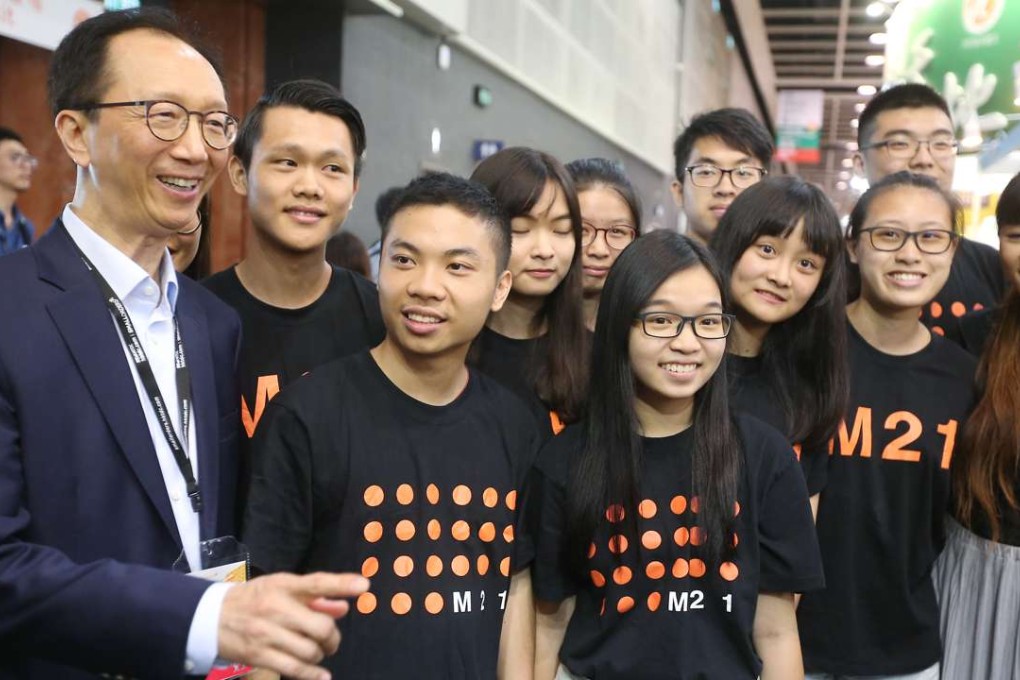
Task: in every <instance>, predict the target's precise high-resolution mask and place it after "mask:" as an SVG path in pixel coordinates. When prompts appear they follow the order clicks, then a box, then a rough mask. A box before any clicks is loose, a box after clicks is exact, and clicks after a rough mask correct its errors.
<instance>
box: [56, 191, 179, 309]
mask: <svg viewBox="0 0 1020 680" xmlns="http://www.w3.org/2000/svg"><path fill="white" fill-rule="evenodd" d="M61 220H62V221H63V223H64V227H65V228H66V229H67V233H68V234H69V235H70V236H71V240H72V241H74V242H75V244H76V245H77V246H78V248H80V249H81V252H82V253H84V254H85V257H87V258H88V259H89V261H90V262H92V264H93V265H95V267H96V269H97V270H99V273H100V274H102V275H103V278H104V279H106V282H107V283H109V284H110V288H112V289H113V292H114V293H116V294H117V297H119V298H120V299H121V300H126V299H127V298H128V296H129V295H131V293H132V291H134V290H135V289H136V288H137V287H138V286H140V285H142V284H143V283H145V282H146V281H148V280H149V279H150V277H149V274H148V272H146V271H145V270H144V269H142V268H141V266H140V265H139V264H138V263H137V262H135V261H134V260H132V259H131V258H130V257H128V256H127V255H125V254H124V253H123V252H121V251H120V250H118V249H117V248H116V247H114V246H113V244H111V243H110V242H109V241H107V240H106V239H104V238H103V237H102V236H100V235H99V234H97V233H96V232H95V231H93V230H92V228H91V227H89V226H88V225H87V224H85V223H84V222H83V221H82V220H81V218H80V217H78V216H77V215H76V214H75V213H74V211H73V210H71V206H70V205H67V206H65V207H64V212H63V214H62V215H61ZM159 269H160V271H159V274H160V276H159V279H160V286H161V289H162V290H161V293H162V295H161V298H162V299H166V300H167V301H168V302H169V303H170V308H171V309H176V307H177V291H178V284H177V272H176V271H175V270H174V265H173V260H172V259H171V258H170V251H168V250H166V249H164V251H163V259H162V260H161V261H160V264H159Z"/></svg>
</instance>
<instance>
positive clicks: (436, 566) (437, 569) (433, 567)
mask: <svg viewBox="0 0 1020 680" xmlns="http://www.w3.org/2000/svg"><path fill="white" fill-rule="evenodd" d="M425 573H426V574H428V575H429V576H431V577H432V578H435V577H437V576H439V575H440V574H442V573H443V560H441V559H440V558H439V555H429V558H428V559H427V560H425Z"/></svg>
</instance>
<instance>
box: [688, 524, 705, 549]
mask: <svg viewBox="0 0 1020 680" xmlns="http://www.w3.org/2000/svg"><path fill="white" fill-rule="evenodd" d="M705 537H706V534H705V530H704V529H703V528H702V527H691V545H704V544H705Z"/></svg>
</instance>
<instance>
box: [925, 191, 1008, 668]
mask: <svg viewBox="0 0 1020 680" xmlns="http://www.w3.org/2000/svg"><path fill="white" fill-rule="evenodd" d="M995 217H996V220H997V221H998V223H999V254H1000V256H1001V259H1002V264H1003V268H1004V269H1005V270H1006V276H1007V278H1008V280H1009V281H1010V283H1011V286H1012V287H1011V289H1010V291H1009V293H1008V294H1007V295H1006V299H1005V301H1004V302H1003V303H1002V304H1001V305H1000V306H998V307H996V308H995V309H994V310H993V309H983V310H981V311H978V312H972V313H970V314H968V315H967V316H965V317H963V318H962V319H961V320H960V325H961V329H962V334H961V335H962V338H963V339H964V346H965V348H966V349H968V350H969V351H971V352H972V353H974V354H977V355H980V358H981V361H980V363H979V365H978V386H979V388H980V390H981V393H982V396H981V397H980V399H979V401H978V404H977V406H976V407H975V408H974V411H973V412H972V413H971V414H970V418H968V420H967V425H966V427H964V429H963V439H962V441H961V443H960V450H959V451H958V452H957V453H956V454H954V455H953V464H952V467H951V470H950V471H951V473H952V490H953V496H952V500H953V503H952V513H951V514H952V519H950V520H949V522H948V524H949V527H948V537H947V539H946V548H945V550H944V551H943V552H942V555H941V556H940V557H939V561H938V562H936V564H935V576H934V578H935V589H936V595H937V596H938V598H939V609H940V616H941V633H942V645H943V651H942V677H943V678H944V680H971V679H972V678H987V679H988V680H1012V679H1013V678H1018V677H1020V615H1018V611H1020V610H1018V603H1020V418H1018V417H1017V414H1020V392H1018V391H1017V385H1018V384H1020V175H1017V176H1016V177H1014V178H1013V179H1012V180H1011V181H1010V182H1009V184H1008V185H1007V186H1006V188H1005V189H1004V190H1003V192H1002V195H1001V196H1000V197H999V204H998V206H997V207H996V209H995Z"/></svg>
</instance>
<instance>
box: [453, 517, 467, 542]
mask: <svg viewBox="0 0 1020 680" xmlns="http://www.w3.org/2000/svg"><path fill="white" fill-rule="evenodd" d="M450 535H452V536H453V537H454V538H455V539H457V540H458V541H466V540H467V539H468V537H469V536H470V535H471V527H469V526H468V523H467V522H465V521H464V520H462V519H458V520H457V521H456V522H454V523H453V528H452V529H450Z"/></svg>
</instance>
